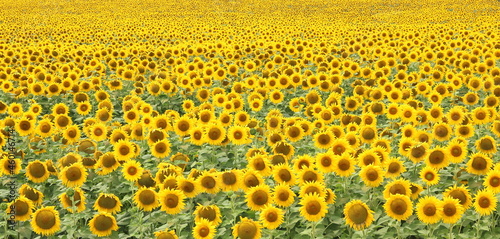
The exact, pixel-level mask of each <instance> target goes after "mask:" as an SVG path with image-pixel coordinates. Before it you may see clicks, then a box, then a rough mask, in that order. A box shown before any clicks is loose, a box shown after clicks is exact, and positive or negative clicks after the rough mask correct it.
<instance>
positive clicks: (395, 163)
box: [384, 157, 406, 178]
mask: <svg viewBox="0 0 500 239" xmlns="http://www.w3.org/2000/svg"><path fill="white" fill-rule="evenodd" d="M384 168H385V169H386V171H385V177H386V178H395V177H398V176H399V175H401V174H402V173H404V172H406V167H405V166H404V164H403V162H401V160H400V159H399V158H394V157H391V158H389V159H388V160H387V161H385V162H384Z"/></svg>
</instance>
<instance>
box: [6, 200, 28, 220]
mask: <svg viewBox="0 0 500 239" xmlns="http://www.w3.org/2000/svg"><path fill="white" fill-rule="evenodd" d="M34 208H35V206H34V205H33V202H32V201H31V200H29V199H28V198H26V197H25V196H22V195H20V196H19V197H18V198H17V199H16V200H14V201H12V202H10V203H9V204H8V205H7V209H6V210H5V213H6V214H7V215H12V214H11V213H12V212H11V210H13V211H14V215H15V217H14V220H16V221H21V222H23V221H27V220H29V219H30V218H31V214H32V213H33V209H34ZM11 219H12V217H11Z"/></svg>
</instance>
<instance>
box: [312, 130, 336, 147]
mask: <svg viewBox="0 0 500 239" xmlns="http://www.w3.org/2000/svg"><path fill="white" fill-rule="evenodd" d="M334 138H335V135H333V133H332V132H331V131H323V132H318V133H316V134H315V135H314V146H316V147H317V148H320V149H329V148H331V147H332V145H333V142H334Z"/></svg>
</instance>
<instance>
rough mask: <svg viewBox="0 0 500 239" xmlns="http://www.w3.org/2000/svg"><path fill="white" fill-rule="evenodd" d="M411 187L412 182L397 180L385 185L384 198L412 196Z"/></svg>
mask: <svg viewBox="0 0 500 239" xmlns="http://www.w3.org/2000/svg"><path fill="white" fill-rule="evenodd" d="M410 187H411V184H410V181H408V180H405V179H396V180H394V181H392V182H390V183H388V184H387V185H385V189H384V198H385V199H388V198H389V197H391V196H392V195H395V194H401V195H406V196H411V189H410Z"/></svg>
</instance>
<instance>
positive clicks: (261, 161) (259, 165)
mask: <svg viewBox="0 0 500 239" xmlns="http://www.w3.org/2000/svg"><path fill="white" fill-rule="evenodd" d="M247 160H248V164H247V167H248V168H249V169H251V170H255V171H257V172H259V174H260V175H262V176H263V177H266V176H269V175H271V174H272V171H271V167H270V165H269V159H268V157H267V156H265V155H262V154H254V155H253V156H252V157H250V158H248V159H247Z"/></svg>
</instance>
